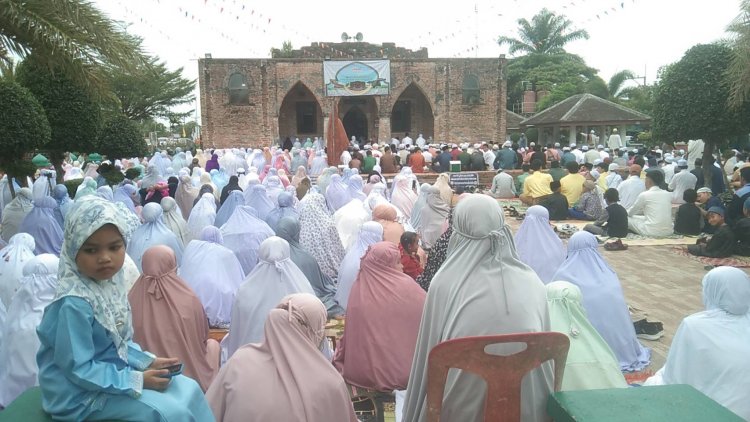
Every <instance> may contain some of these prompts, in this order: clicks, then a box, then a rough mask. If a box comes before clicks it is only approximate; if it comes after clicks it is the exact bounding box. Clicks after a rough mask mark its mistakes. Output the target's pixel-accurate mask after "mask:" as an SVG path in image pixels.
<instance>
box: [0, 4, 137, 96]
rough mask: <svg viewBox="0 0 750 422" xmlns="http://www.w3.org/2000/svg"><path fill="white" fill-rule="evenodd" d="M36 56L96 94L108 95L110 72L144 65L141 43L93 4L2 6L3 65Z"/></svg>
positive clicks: (0, 50) (0, 51) (0, 53)
mask: <svg viewBox="0 0 750 422" xmlns="http://www.w3.org/2000/svg"><path fill="white" fill-rule="evenodd" d="M31 53H33V54H34V55H35V56H36V57H37V60H38V61H39V63H40V64H41V65H42V66H44V67H47V68H50V69H58V70H61V71H62V72H63V73H64V74H66V75H68V77H70V78H71V79H72V80H73V81H75V82H76V83H77V84H78V85H79V86H82V87H84V88H85V89H87V90H89V91H90V92H91V93H99V94H103V95H107V94H108V91H107V89H106V84H105V78H104V76H105V73H104V70H105V69H104V68H103V67H102V66H101V64H104V63H109V64H113V65H116V66H121V67H129V66H132V65H134V64H135V63H138V62H140V61H141V60H142V56H141V50H140V47H139V46H138V42H137V40H136V39H134V38H133V37H131V36H130V35H128V34H127V32H126V31H125V30H124V29H123V28H122V27H121V26H120V25H119V24H118V23H116V22H114V21H112V20H111V19H109V18H108V17H107V16H106V15H105V14H104V13H102V12H101V11H100V10H99V9H97V8H96V6H95V5H94V4H92V3H91V2H89V1H87V0H0V60H7V59H8V58H9V57H10V56H18V57H21V58H24V57H27V56H28V55H29V54H31Z"/></svg>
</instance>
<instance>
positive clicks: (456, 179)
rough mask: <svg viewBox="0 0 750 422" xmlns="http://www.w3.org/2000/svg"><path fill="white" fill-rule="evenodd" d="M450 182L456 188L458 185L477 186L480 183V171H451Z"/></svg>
mask: <svg viewBox="0 0 750 422" xmlns="http://www.w3.org/2000/svg"><path fill="white" fill-rule="evenodd" d="M450 184H451V186H452V187H453V188H454V189H455V188H457V187H462V188H475V187H477V185H478V184H479V173H474V172H466V173H451V174H450Z"/></svg>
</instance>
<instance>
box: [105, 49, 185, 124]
mask: <svg viewBox="0 0 750 422" xmlns="http://www.w3.org/2000/svg"><path fill="white" fill-rule="evenodd" d="M182 71H183V68H179V69H177V70H175V71H170V70H169V69H167V66H166V65H165V63H164V62H159V60H158V59H157V58H155V57H152V58H149V59H148V61H147V62H146V63H144V64H142V65H139V66H136V67H135V68H134V69H128V68H122V67H111V68H110V70H109V84H110V86H111V89H112V91H113V92H114V94H115V96H116V97H117V100H118V101H117V106H116V108H117V111H118V112H119V113H122V114H124V115H125V116H127V117H128V118H130V119H132V120H136V121H140V120H146V119H153V118H156V117H165V116H167V114H168V113H169V110H170V109H171V108H172V107H175V106H178V105H181V104H187V103H191V102H193V100H195V96H194V95H193V91H194V90H195V80H190V79H185V78H183V77H182Z"/></svg>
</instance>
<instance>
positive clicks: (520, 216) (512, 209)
mask: <svg viewBox="0 0 750 422" xmlns="http://www.w3.org/2000/svg"><path fill="white" fill-rule="evenodd" d="M503 211H505V212H506V213H507V214H508V217H515V218H516V220H519V221H520V220H523V219H524V218H525V217H526V214H525V213H519V212H518V210H517V209H516V207H514V206H512V205H509V206H504V207H503Z"/></svg>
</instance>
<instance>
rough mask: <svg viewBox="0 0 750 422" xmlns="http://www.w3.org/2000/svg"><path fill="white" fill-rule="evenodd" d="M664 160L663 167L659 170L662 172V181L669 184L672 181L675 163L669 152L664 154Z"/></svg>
mask: <svg viewBox="0 0 750 422" xmlns="http://www.w3.org/2000/svg"><path fill="white" fill-rule="evenodd" d="M664 162H665V164H664V167H662V168H661V170H662V171H663V172H664V182H665V183H667V184H669V183H672V178H673V177H674V173H675V170H676V167H677V163H675V160H674V157H672V155H671V154H666V155H665V156H664Z"/></svg>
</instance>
